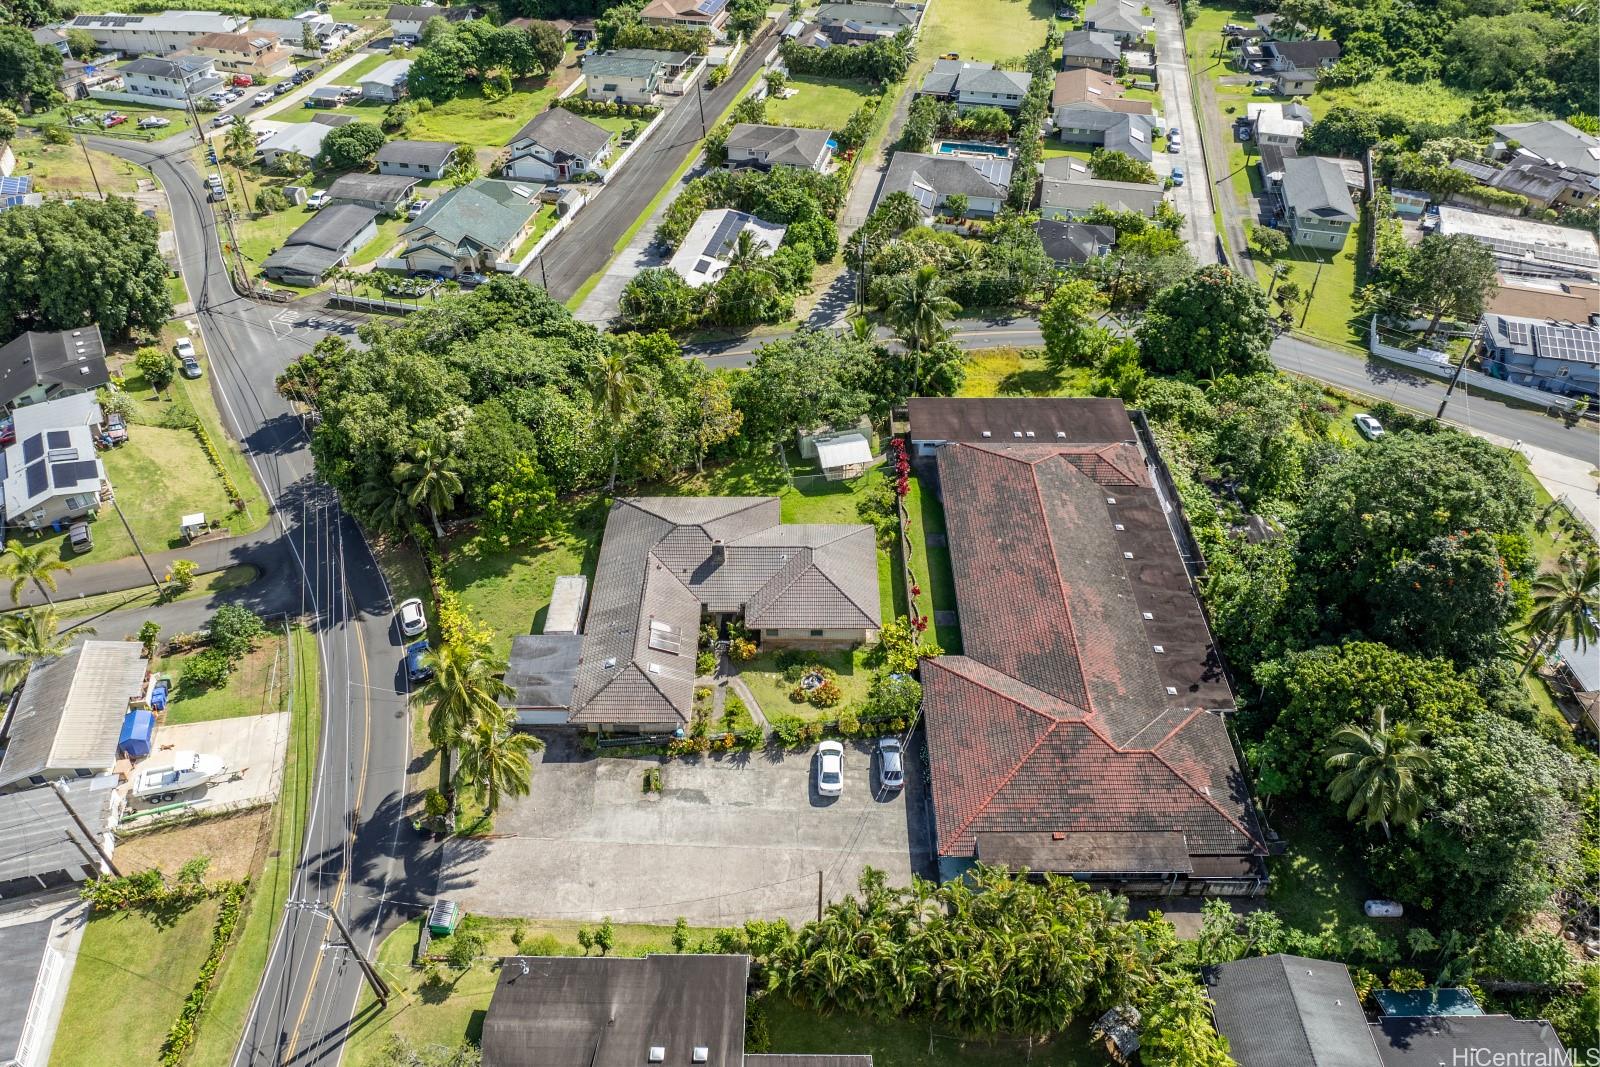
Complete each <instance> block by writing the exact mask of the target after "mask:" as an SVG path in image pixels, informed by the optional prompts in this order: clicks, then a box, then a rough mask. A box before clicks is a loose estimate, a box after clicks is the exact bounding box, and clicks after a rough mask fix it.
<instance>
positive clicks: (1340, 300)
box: [1251, 216, 1367, 349]
mask: <svg viewBox="0 0 1600 1067" xmlns="http://www.w3.org/2000/svg"><path fill="white" fill-rule="evenodd" d="M1364 219H1365V216H1363V220H1364ZM1362 225H1365V221H1363V222H1362ZM1360 247H1361V237H1360V232H1359V228H1358V229H1357V230H1352V231H1351V232H1350V236H1349V238H1348V239H1347V240H1346V241H1345V243H1344V247H1343V248H1341V249H1340V250H1339V251H1337V252H1332V251H1328V250H1324V249H1311V248H1306V247H1304V246H1303V245H1295V244H1291V245H1290V246H1289V251H1288V252H1286V253H1284V255H1283V256H1282V257H1281V258H1280V259H1279V260H1277V261H1276V262H1275V263H1269V262H1266V261H1264V260H1262V259H1253V260H1252V261H1251V262H1253V263H1254V264H1255V269H1256V280H1257V281H1258V282H1259V283H1260V284H1261V288H1262V289H1263V290H1265V289H1266V288H1268V287H1269V286H1270V285H1271V283H1272V268H1273V266H1274V265H1276V263H1281V264H1284V265H1286V266H1288V268H1289V273H1288V277H1289V278H1292V279H1294V281H1295V282H1296V284H1298V285H1299V286H1300V291H1301V293H1309V294H1311V295H1310V298H1309V299H1308V300H1302V302H1301V303H1300V304H1299V305H1297V306H1296V308H1295V318H1294V328H1295V329H1296V330H1299V331H1300V332H1301V333H1305V334H1309V335H1311V336H1312V337H1316V338H1319V339H1320V340H1324V341H1330V342H1332V343H1333V344H1336V345H1341V346H1343V347H1346V348H1354V349H1361V347H1362V340H1363V339H1364V338H1365V337H1366V329H1367V324H1366V318H1365V316H1364V314H1363V313H1362V312H1361V311H1360V310H1358V308H1357V307H1356V288H1357V285H1358V284H1359V281H1358V276H1359V274H1360V272H1359V271H1358V270H1357V268H1356V260H1357V258H1358V254H1359V253H1358V250H1359V249H1360ZM1279 284H1280V285H1281V284H1282V283H1281V282H1280V283H1279ZM1273 306H1274V309H1276V307H1277V302H1276V301H1274V302H1273Z"/></svg>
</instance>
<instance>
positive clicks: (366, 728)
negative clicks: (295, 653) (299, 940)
mask: <svg viewBox="0 0 1600 1067" xmlns="http://www.w3.org/2000/svg"><path fill="white" fill-rule="evenodd" d="M352 607H353V605H352V604H351V602H350V593H349V590H348V589H346V590H345V608H346V611H350V610H351V608H352ZM347 618H354V619H355V620H356V624H355V627H354V629H355V633H356V645H357V646H358V652H359V658H360V660H361V774H360V777H359V778H357V780H356V794H355V797H356V799H355V805H354V807H353V809H352V812H351V815H352V816H353V817H352V818H351V820H350V836H349V839H348V845H349V846H351V847H350V854H349V855H347V856H346V857H345V862H343V863H341V864H340V865H339V880H338V882H336V883H334V887H333V898H332V900H331V901H330V902H329V905H328V906H329V907H330V908H338V906H339V901H340V900H341V899H343V897H344V888H345V879H346V877H347V876H348V874H349V873H350V861H351V860H352V859H353V858H354V855H353V854H354V848H353V846H354V843H355V836H356V828H357V827H358V826H360V825H361V797H362V795H363V794H364V793H365V791H366V786H367V757H368V755H369V754H370V752H371V750H372V686H371V684H370V683H371V674H370V672H369V671H368V669H367V639H366V635H365V634H363V633H362V631H361V625H360V621H359V616H358V615H352V616H347ZM332 927H333V920H332V919H331V918H330V919H328V920H327V921H326V922H325V923H324V925H323V936H322V941H323V942H326V941H327V935H328V931H329V930H331V929H332ZM351 947H352V948H354V946H351ZM321 972H322V952H321V950H320V949H319V950H318V952H317V957H316V960H315V962H313V963H312V965H311V980H310V981H309V982H307V983H306V995H305V998H304V999H303V1000H302V1001H301V1002H300V1013H299V1015H297V1016H296V1017H295V1021H294V1030H293V1032H292V1033H291V1034H290V1035H289V1045H288V1048H287V1049H286V1050H285V1052H284V1056H283V1059H282V1060H281V1061H280V1062H282V1063H289V1062H291V1061H293V1060H294V1057H295V1052H296V1051H297V1049H298V1047H299V1044H300V1029H301V1027H302V1026H304V1025H305V1021H306V1013H307V1012H308V1011H310V1010H311V997H312V995H313V994H314V993H315V992H316V989H317V976H318V975H319V974H320V973H321Z"/></svg>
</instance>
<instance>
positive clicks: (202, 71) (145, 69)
mask: <svg viewBox="0 0 1600 1067" xmlns="http://www.w3.org/2000/svg"><path fill="white" fill-rule="evenodd" d="M117 70H118V72H119V73H121V75H122V89H121V90H120V91H118V90H109V89H94V90H91V92H90V95H92V96H94V97H95V98H97V99H109V100H127V101H129V102H130V103H138V104H144V105H146V106H147V107H148V106H154V107H188V106H189V101H191V100H194V99H197V98H199V97H202V96H204V95H206V94H207V93H209V92H211V91H212V90H214V89H216V88H217V87H218V86H220V85H221V84H222V78H221V76H220V75H218V74H217V71H216V64H215V61H213V60H212V59H211V57H210V56H200V55H179V56H173V57H172V58H170V59H156V58H155V57H153V56H147V57H145V58H143V59H130V60H129V61H128V62H126V63H124V64H122V66H120V67H118V68H117Z"/></svg>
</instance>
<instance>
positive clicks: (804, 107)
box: [767, 74, 872, 130]
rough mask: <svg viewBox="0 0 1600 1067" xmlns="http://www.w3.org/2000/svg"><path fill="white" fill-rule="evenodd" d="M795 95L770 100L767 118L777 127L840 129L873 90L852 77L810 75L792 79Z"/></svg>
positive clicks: (797, 76) (791, 85)
mask: <svg viewBox="0 0 1600 1067" xmlns="http://www.w3.org/2000/svg"><path fill="white" fill-rule="evenodd" d="M789 88H791V89H794V90H798V91H797V92H796V93H795V95H794V96H788V97H785V98H783V99H782V100H770V101H768V102H767V119H768V121H770V122H772V123H774V124H775V125H778V126H821V127H825V128H827V129H830V130H838V129H840V128H841V127H842V126H844V124H845V123H846V122H847V121H849V119H850V116H851V115H852V114H854V113H855V111H856V109H857V108H859V107H860V106H861V104H862V101H864V100H866V99H868V98H869V97H870V96H871V95H872V92H871V90H870V89H868V87H867V85H866V83H865V82H859V81H856V80H854V79H853V78H822V77H816V76H813V75H809V74H801V75H796V76H794V77H792V78H790V79H789Z"/></svg>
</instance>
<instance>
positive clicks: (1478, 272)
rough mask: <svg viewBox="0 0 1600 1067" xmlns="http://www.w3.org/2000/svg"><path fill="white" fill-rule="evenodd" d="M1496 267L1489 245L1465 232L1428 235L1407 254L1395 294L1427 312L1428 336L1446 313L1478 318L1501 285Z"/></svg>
mask: <svg viewBox="0 0 1600 1067" xmlns="http://www.w3.org/2000/svg"><path fill="white" fill-rule="evenodd" d="M1495 271H1496V267H1495V259H1494V252H1493V251H1492V250H1491V249H1490V248H1489V246H1488V245H1485V244H1483V243H1482V242H1480V241H1478V240H1477V239H1476V238H1474V237H1469V236H1467V235H1466V234H1463V233H1455V234H1449V235H1445V234H1437V233H1430V234H1428V235H1427V236H1426V237H1424V238H1423V239H1422V240H1421V241H1420V242H1419V243H1418V244H1417V246H1416V247H1415V248H1413V249H1412V250H1411V251H1410V252H1409V253H1408V254H1407V255H1406V257H1405V260H1404V263H1403V266H1402V269H1401V273H1400V281H1399V284H1398V285H1397V286H1396V289H1395V294H1394V295H1395V298H1396V300H1397V301H1398V302H1400V303H1402V304H1405V305H1408V306H1410V307H1414V308H1416V309H1417V310H1418V311H1419V312H1421V313H1422V314H1424V315H1426V316H1428V329H1427V334H1426V336H1428V337H1432V336H1433V332H1434V331H1435V330H1437V329H1438V328H1439V323H1440V321H1441V320H1442V319H1443V318H1444V317H1445V316H1446V315H1448V316H1450V317H1451V318H1452V319H1454V320H1456V321H1458V322H1476V321H1477V320H1478V316H1480V315H1482V314H1483V302H1484V301H1485V300H1487V299H1488V297H1489V294H1490V293H1493V292H1494V291H1495V287H1496V285H1497V284H1498V282H1497V281H1496V274H1495Z"/></svg>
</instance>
